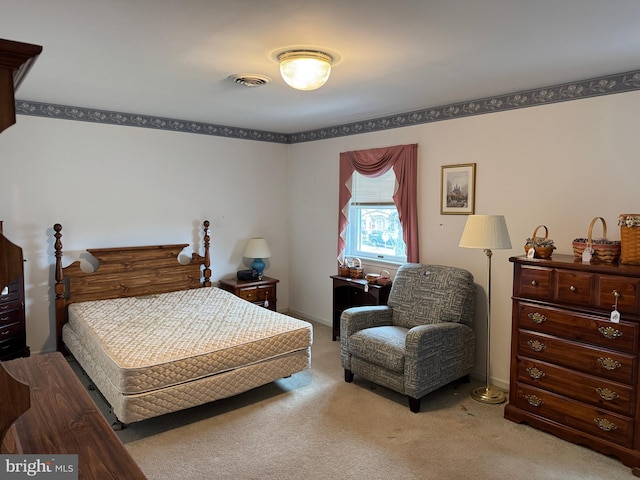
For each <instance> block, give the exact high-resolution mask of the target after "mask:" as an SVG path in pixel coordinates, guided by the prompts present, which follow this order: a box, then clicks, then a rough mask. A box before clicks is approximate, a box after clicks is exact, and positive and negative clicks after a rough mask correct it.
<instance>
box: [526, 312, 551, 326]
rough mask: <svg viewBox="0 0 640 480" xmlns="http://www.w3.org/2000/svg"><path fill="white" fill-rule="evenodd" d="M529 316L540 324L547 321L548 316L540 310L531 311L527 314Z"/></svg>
mask: <svg viewBox="0 0 640 480" xmlns="http://www.w3.org/2000/svg"><path fill="white" fill-rule="evenodd" d="M527 317H529V319H530V320H532V321H534V322H535V323H537V324H538V325H540V324H542V323H544V322H546V321H547V317H545V316H544V315H543V314H541V313H538V312H531V313H530V314H528V315H527Z"/></svg>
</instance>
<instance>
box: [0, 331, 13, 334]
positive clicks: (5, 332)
mask: <svg viewBox="0 0 640 480" xmlns="http://www.w3.org/2000/svg"><path fill="white" fill-rule="evenodd" d="M10 333H11V332H10V331H9V330H5V331H3V332H0V335H9V334H10Z"/></svg>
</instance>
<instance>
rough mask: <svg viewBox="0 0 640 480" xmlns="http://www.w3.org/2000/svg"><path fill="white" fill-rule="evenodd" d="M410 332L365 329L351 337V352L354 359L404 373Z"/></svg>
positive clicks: (394, 329) (392, 327)
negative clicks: (407, 339) (406, 346)
mask: <svg viewBox="0 0 640 480" xmlns="http://www.w3.org/2000/svg"><path fill="white" fill-rule="evenodd" d="M408 331H409V330H408V329H406V328H403V327H395V326H384V327H372V328H365V329H364V330H360V331H359V332H357V333H354V334H353V335H351V337H349V350H350V352H351V355H353V356H354V357H358V358H361V359H363V360H366V361H367V362H370V363H373V364H375V365H379V366H381V367H384V368H386V369H388V370H391V371H394V372H398V373H403V372H404V358H405V338H406V336H407V332H408Z"/></svg>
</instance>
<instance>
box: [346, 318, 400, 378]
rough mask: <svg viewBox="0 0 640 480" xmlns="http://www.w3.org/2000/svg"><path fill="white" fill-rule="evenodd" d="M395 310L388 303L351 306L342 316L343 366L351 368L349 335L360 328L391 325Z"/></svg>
mask: <svg viewBox="0 0 640 480" xmlns="http://www.w3.org/2000/svg"><path fill="white" fill-rule="evenodd" d="M392 315H393V310H392V308H391V307H389V306H387V305H375V306H366V307H351V308H348V309H346V310H345V311H343V312H342V315H341V316H340V359H341V362H342V367H343V368H345V369H351V354H350V353H349V337H351V335H353V334H354V333H356V332H357V331H359V330H364V329H365V328H370V327H380V326H383V325H391V324H392V323H391V322H392Z"/></svg>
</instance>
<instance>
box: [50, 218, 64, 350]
mask: <svg viewBox="0 0 640 480" xmlns="http://www.w3.org/2000/svg"><path fill="white" fill-rule="evenodd" d="M53 230H54V231H55V232H56V233H54V234H53V236H54V237H55V239H56V241H55V243H54V248H55V252H56V272H55V277H56V284H55V287H54V292H55V295H56V347H57V349H58V351H60V352H63V353H66V350H65V348H64V346H63V344H62V326H63V325H64V322H65V316H66V309H67V302H66V299H65V286H64V274H63V272H62V242H61V241H60V239H61V238H62V233H60V232H61V231H62V225H60V224H59V223H56V224H55V225H54V226H53Z"/></svg>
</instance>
